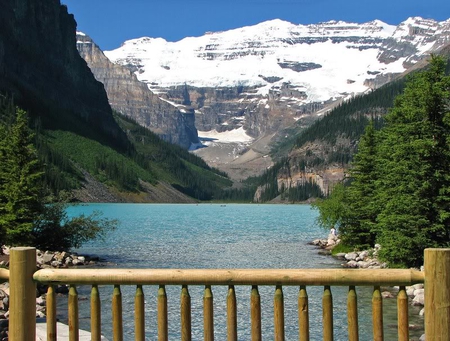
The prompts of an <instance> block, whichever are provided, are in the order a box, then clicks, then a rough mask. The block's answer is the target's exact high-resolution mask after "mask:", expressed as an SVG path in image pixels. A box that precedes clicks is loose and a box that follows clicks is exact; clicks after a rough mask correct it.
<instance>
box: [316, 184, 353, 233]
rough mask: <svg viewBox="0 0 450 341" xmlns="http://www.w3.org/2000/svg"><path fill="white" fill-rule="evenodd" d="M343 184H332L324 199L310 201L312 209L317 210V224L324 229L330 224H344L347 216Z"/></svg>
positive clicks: (337, 225) (339, 226) (340, 225)
mask: <svg viewBox="0 0 450 341" xmlns="http://www.w3.org/2000/svg"><path fill="white" fill-rule="evenodd" d="M346 195H347V193H346V189H345V187H344V184H342V183H339V184H337V185H335V186H334V188H333V191H332V192H331V195H330V196H329V197H328V198H326V199H318V200H317V201H316V202H314V203H312V204H311V206H312V209H315V210H318V212H319V215H318V217H317V224H318V225H319V226H321V227H323V228H324V229H326V230H329V229H330V228H331V227H332V226H335V227H338V228H339V232H340V233H341V232H342V231H341V228H342V226H343V225H344V224H345V222H346V220H347V216H348V200H347V198H346Z"/></svg>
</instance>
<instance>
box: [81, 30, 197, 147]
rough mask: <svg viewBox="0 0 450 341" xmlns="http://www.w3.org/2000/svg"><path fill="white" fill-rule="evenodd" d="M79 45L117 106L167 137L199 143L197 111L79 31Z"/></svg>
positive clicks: (177, 141) (186, 144)
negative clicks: (164, 95)
mask: <svg viewBox="0 0 450 341" xmlns="http://www.w3.org/2000/svg"><path fill="white" fill-rule="evenodd" d="M77 49H78V51H79V53H80V55H81V56H82V57H83V58H84V60H85V61H86V62H87V64H88V65H89V67H90V69H91V71H92V73H93V74H94V76H95V78H96V79H97V80H98V81H100V82H101V83H103V85H104V86H105V90H106V93H107V94H108V99H109V102H110V104H111V106H112V108H113V109H114V110H117V111H119V112H121V113H122V114H124V115H126V116H129V117H131V118H133V119H134V120H135V121H136V122H138V123H139V124H140V125H142V126H144V127H147V128H149V129H150V130H152V131H153V132H154V133H156V134H158V135H159V136H160V137H161V138H163V139H164V140H166V141H168V142H171V143H175V144H178V145H180V146H182V147H184V148H189V147H190V146H191V144H196V143H198V135H197V129H196V127H195V116H194V111H193V110H192V109H191V108H189V107H186V106H184V105H179V106H177V105H174V104H172V103H170V102H169V101H164V100H161V99H160V98H159V97H158V96H157V95H155V94H154V93H153V92H152V91H150V90H149V88H148V86H147V84H145V83H142V82H140V81H138V79H137V77H136V76H135V75H134V74H133V73H132V72H131V71H130V70H129V69H127V68H125V67H123V66H121V65H117V64H113V63H112V62H111V61H110V60H109V59H108V58H106V56H105V55H104V54H103V52H102V51H101V50H100V48H99V47H98V46H97V45H96V44H95V43H94V42H93V41H92V39H91V38H90V37H89V36H87V35H85V34H84V33H81V32H78V33H77Z"/></svg>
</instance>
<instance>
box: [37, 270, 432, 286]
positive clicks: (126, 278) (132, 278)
mask: <svg viewBox="0 0 450 341" xmlns="http://www.w3.org/2000/svg"><path fill="white" fill-rule="evenodd" d="M33 279H34V280H35V281H38V282H41V283H47V284H80V285H82V284H86V285H92V284H95V285H104V284H117V285H137V284H140V285H308V286H310V285H314V286H324V285H329V286H349V285H353V286H355V285H356V286H393V285H400V286H409V285H413V284H417V283H423V282H424V279H425V278H424V273H423V272H421V271H418V270H412V269H410V270H406V269H327V270H326V271H324V270H321V269H82V270H81V269H80V270H78V269H42V270H39V271H37V272H35V273H34V275H33Z"/></svg>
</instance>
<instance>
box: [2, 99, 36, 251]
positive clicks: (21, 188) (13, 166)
mask: <svg viewBox="0 0 450 341" xmlns="http://www.w3.org/2000/svg"><path fill="white" fill-rule="evenodd" d="M2 109H3V110H2V115H1V116H2V124H1V125H0V159H1V162H0V236H1V239H0V242H3V243H7V244H9V245H29V243H30V242H32V239H31V237H30V234H31V231H32V229H33V221H34V218H35V213H36V212H39V211H41V210H42V205H43V204H42V201H41V198H42V187H41V178H42V176H43V172H42V171H41V169H42V167H41V166H40V164H39V161H38V157H37V153H36V150H35V148H34V146H33V138H34V136H33V133H32V132H31V131H30V129H29V127H28V117H27V115H26V113H25V112H24V111H23V110H21V109H18V108H17V109H13V107H12V106H6V107H3V108H2ZM4 122H9V123H10V124H8V125H7V124H5V123H4Z"/></svg>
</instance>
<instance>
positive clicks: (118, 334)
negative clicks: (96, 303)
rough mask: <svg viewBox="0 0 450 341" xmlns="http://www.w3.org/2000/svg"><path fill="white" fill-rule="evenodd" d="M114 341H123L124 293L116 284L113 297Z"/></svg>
mask: <svg viewBox="0 0 450 341" xmlns="http://www.w3.org/2000/svg"><path fill="white" fill-rule="evenodd" d="M111 306H112V325H113V341H123V321H122V292H121V291H120V285H117V284H114V289H113V296H112V302H111Z"/></svg>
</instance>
